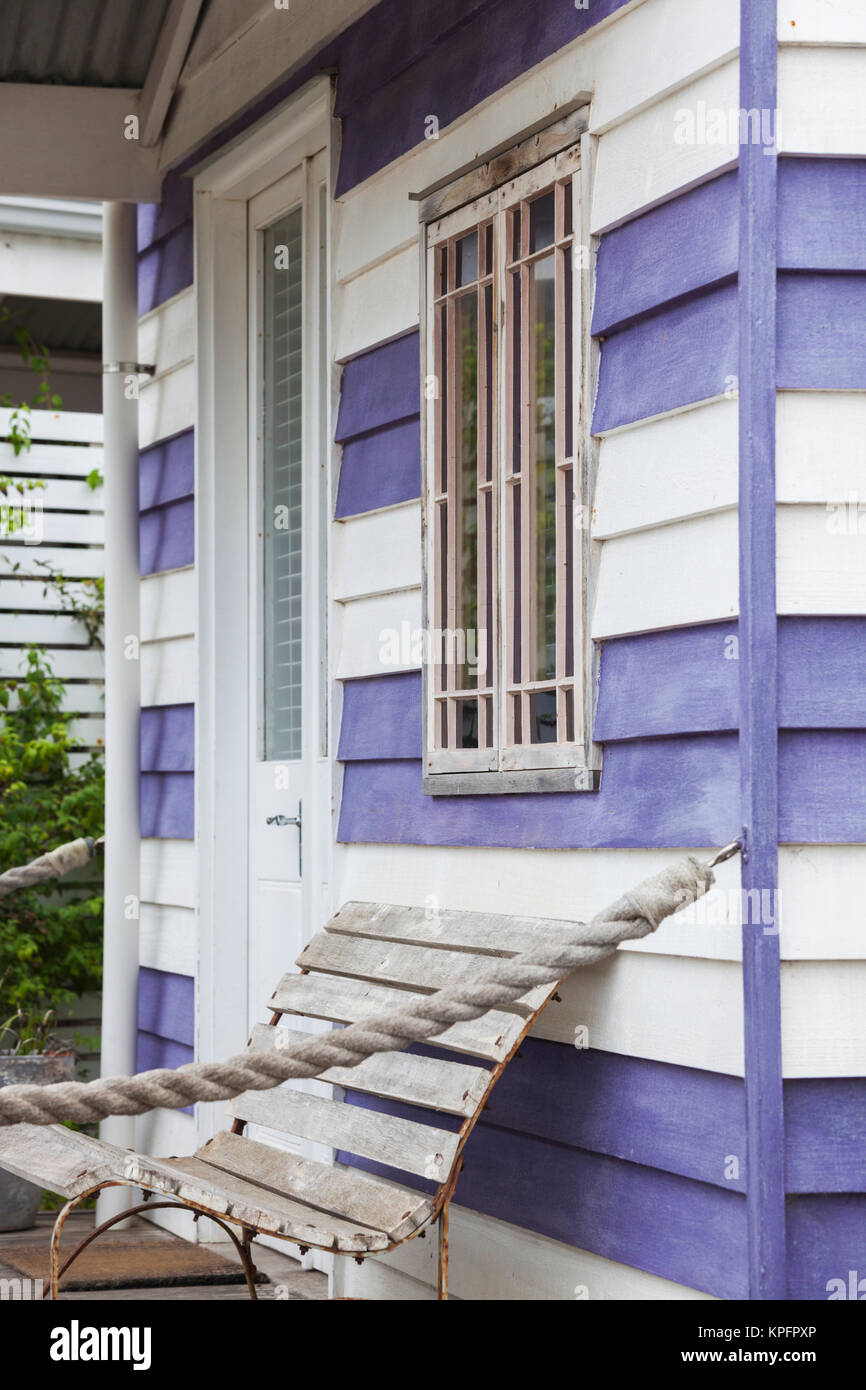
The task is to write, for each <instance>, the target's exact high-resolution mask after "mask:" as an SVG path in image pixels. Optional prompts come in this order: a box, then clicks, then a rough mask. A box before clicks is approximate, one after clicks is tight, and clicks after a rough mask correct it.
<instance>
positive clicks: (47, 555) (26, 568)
mask: <svg viewBox="0 0 866 1390" xmlns="http://www.w3.org/2000/svg"><path fill="white" fill-rule="evenodd" d="M4 553H5V554H6V555H7V556H8V557H9V560H10V562H11V563H12V564H16V565H19V566H20V569H19V571H18V573H19V574H21V575H27V576H30V575H32V576H33V577H34V578H36V579H44V578H45V576H46V574H47V573H48V574H50V573H54V574H62V575H65V576H66V578H67V579H98V578H101V576H102V575H103V574H104V573H105V556H104V555H103V551H102V546H101V545H90V546H82V547H81V548H80V549H76V548H75V547H68V546H67V547H64V546H62V545H17V546H11V545H10V546H8V547H5V548H4ZM7 572H8V571H7Z"/></svg>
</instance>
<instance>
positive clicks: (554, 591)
mask: <svg viewBox="0 0 866 1390" xmlns="http://www.w3.org/2000/svg"><path fill="white" fill-rule="evenodd" d="M578 174H579V147H578V146H575V147H572V148H571V149H568V150H565V151H563V152H561V153H560V154H558V155H556V156H555V157H554V158H552V159H549V160H548V161H546V162H545V163H544V164H542V165H539V166H536V167H535V168H533V169H530V170H528V171H527V172H526V173H523V174H521V175H520V176H518V177H516V178H513V179H511V180H510V181H509V182H507V183H505V184H503V185H501V186H500V187H498V188H495V189H493V190H491V191H486V192H484V193H483V194H482V195H481V196H480V197H477V198H475V200H474V201H473V202H471V203H466V204H465V205H463V206H462V207H460V208H458V209H456V210H454V211H453V212H449V213H447V214H446V215H443V216H440V217H438V218H437V220H435V221H432V222H429V223H428V224H427V226H426V252H425V259H426V287H425V317H426V345H425V351H426V365H425V391H424V395H425V401H426V428H425V440H426V443H425V510H426V517H425V522H426V532H425V561H426V579H425V585H426V619H425V622H426V633H427V642H426V657H427V661H426V667H425V706H426V713H425V787H426V789H427V790H428V791H433V792H436V791H447V792H453V791H459V790H462V789H465V790H468V791H480V790H487V789H490V790H510V789H521V788H523V789H529V788H531V787H536V786H537V787H539V788H541V789H543V788H544V787H546V786H549V787H551V788H553V787H556V788H565V787H591V786H593V785H595V778H594V777H593V774H592V771H591V768H590V749H589V746H588V738H587V732H586V731H587V724H588V720H587V711H586V703H587V700H586V696H587V689H588V682H587V666H588V654H587V652H586V650H585V647H586V643H585V638H584V632H585V624H584V602H585V598H584V596H585V575H584V566H585V562H586V555H587V546H588V541H587V537H586V530H585V526H584V524H583V522H584V518H586V517H588V514H589V513H588V508H587V507H586V505H585V504H584V502H583V498H584V492H585V483H586V480H585V477H584V458H583V455H584V450H583V448H582V445H581V420H582V414H583V412H582V409H581V380H582V372H581V363H582V353H581V338H582V320H581V292H580V291H581V271H582V269H583V259H584V258H583V256H582V253H581V248H580V246H579V242H580V237H579V232H578V230H577V229H578V214H579V206H578V203H579V196H580V194H579V188H580V184H579V178H578V177H577V176H578ZM466 774H469V775H468V776H465V775H466Z"/></svg>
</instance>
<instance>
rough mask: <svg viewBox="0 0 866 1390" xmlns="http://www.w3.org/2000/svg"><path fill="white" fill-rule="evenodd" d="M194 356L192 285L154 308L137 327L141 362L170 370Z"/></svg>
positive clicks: (193, 301) (160, 371) (162, 369)
mask: <svg viewBox="0 0 866 1390" xmlns="http://www.w3.org/2000/svg"><path fill="white" fill-rule="evenodd" d="M194 355H195V291H194V288H193V286H192V285H190V287H189V288H188V289H185V290H182V291H181V293H180V294H178V295H175V297H174V298H173V299H169V300H166V302H165V303H164V304H160V305H159V307H158V308H156V309H152V310H151V312H150V313H149V314H146V315H145V316H144V318H143V319H140V320H139V324H138V360H139V362H147V363H150V364H151V365H153V366H155V367H156V370H157V373H159V374H162V373H164V372H168V371H171V370H172V368H174V367H177V366H179V365H180V364H181V363H182V362H188V361H190V360H191V359H192V358H193V356H194Z"/></svg>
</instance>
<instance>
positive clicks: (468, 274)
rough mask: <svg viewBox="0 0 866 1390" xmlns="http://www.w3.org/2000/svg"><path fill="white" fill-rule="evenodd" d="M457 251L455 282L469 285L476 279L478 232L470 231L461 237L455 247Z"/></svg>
mask: <svg viewBox="0 0 866 1390" xmlns="http://www.w3.org/2000/svg"><path fill="white" fill-rule="evenodd" d="M455 250H456V252H457V284H458V286H460V285H471V284H472V283H473V282H474V281H475V280H477V279H478V233H477V232H470V233H469V235H468V236H464V237H461V238H460V240H459V241H458V242H457V245H456V247H455Z"/></svg>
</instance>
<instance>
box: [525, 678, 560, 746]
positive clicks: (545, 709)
mask: <svg viewBox="0 0 866 1390" xmlns="http://www.w3.org/2000/svg"><path fill="white" fill-rule="evenodd" d="M529 718H530V721H531V724H532V728H531V730H530V737H531V741H532V742H533V743H556V691H555V690H540V691H539V692H538V693H537V694H536V695H530V697H529Z"/></svg>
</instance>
